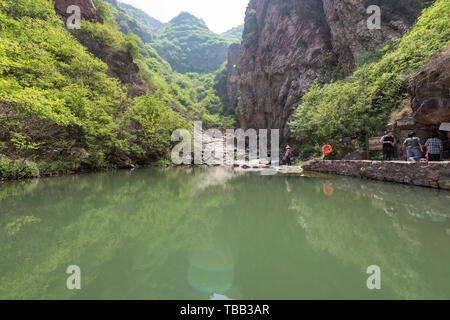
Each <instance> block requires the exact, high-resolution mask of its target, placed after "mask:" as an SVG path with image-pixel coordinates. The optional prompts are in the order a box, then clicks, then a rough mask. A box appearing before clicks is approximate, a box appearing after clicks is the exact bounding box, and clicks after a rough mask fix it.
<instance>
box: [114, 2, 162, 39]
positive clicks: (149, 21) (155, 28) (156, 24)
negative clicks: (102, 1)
mask: <svg viewBox="0 0 450 320" xmlns="http://www.w3.org/2000/svg"><path fill="white" fill-rule="evenodd" d="M109 2H111V1H109ZM118 6H119V8H121V9H123V10H124V11H125V12H126V14H127V15H129V16H130V17H131V18H133V19H134V20H136V21H139V23H141V24H143V25H145V26H147V27H148V28H150V30H151V31H152V32H153V33H157V32H159V31H161V29H162V28H163V27H164V23H162V22H160V21H158V20H156V19H155V18H153V17H151V16H149V15H148V14H147V13H146V12H144V11H142V10H140V9H138V8H135V7H133V6H131V5H129V4H126V3H123V2H118Z"/></svg>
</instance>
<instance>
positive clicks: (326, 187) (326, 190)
mask: <svg viewBox="0 0 450 320" xmlns="http://www.w3.org/2000/svg"><path fill="white" fill-rule="evenodd" d="M323 194H324V195H326V196H332V195H333V194H334V188H333V186H332V185H331V184H328V183H324V184H323Z"/></svg>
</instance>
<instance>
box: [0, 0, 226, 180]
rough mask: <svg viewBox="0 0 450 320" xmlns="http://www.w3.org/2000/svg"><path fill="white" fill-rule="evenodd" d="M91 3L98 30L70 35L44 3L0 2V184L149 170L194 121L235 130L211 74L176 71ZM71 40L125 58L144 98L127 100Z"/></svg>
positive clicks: (106, 8) (105, 7)
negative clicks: (134, 68) (135, 70)
mask: <svg viewBox="0 0 450 320" xmlns="http://www.w3.org/2000/svg"><path fill="white" fill-rule="evenodd" d="M94 2H95V4H96V6H97V8H98V9H99V13H100V14H101V16H102V18H103V19H104V23H103V24H100V23H92V22H88V21H83V22H82V29H81V30H77V31H75V32H73V34H71V33H70V32H69V31H68V30H66V29H65V27H64V23H63V21H62V20H61V19H60V18H59V17H58V16H57V15H56V14H55V11H54V8H53V3H52V2H50V1H47V0H1V1H0V75H1V77H0V153H1V154H2V157H1V159H0V179H3V178H8V179H10V178H14V177H31V176H36V175H38V174H39V171H40V172H41V173H49V172H66V171H72V170H81V169H89V170H92V169H102V168H111V167H116V166H128V165H131V164H145V163H149V162H152V161H155V160H158V159H161V158H164V157H165V156H166V155H167V154H168V151H169V150H170V147H171V145H172V142H171V141H170V135H171V133H172V131H173V130H175V129H176V128H180V127H189V126H190V122H191V121H192V120H198V119H204V121H205V124H206V125H207V126H210V127H221V126H232V125H233V122H234V119H233V118H231V117H228V118H224V117H222V116H221V115H220V114H219V112H220V110H221V106H220V100H219V99H218V98H217V97H216V96H215V92H214V91H213V84H214V83H213V81H212V78H211V77H212V76H210V77H208V76H200V75H196V74H192V75H180V74H176V73H174V72H172V70H171V68H170V66H169V64H168V63H167V62H165V61H164V60H163V59H161V58H160V57H159V55H158V54H157V53H156V51H155V50H154V49H153V48H152V47H150V46H149V45H146V44H144V41H143V40H142V39H141V38H139V35H135V34H133V33H132V30H130V35H129V36H125V35H124V34H123V33H122V32H120V29H119V26H118V25H117V24H116V22H115V18H117V15H114V13H116V12H115V11H114V10H113V9H112V6H111V5H110V4H108V3H106V2H104V1H103V0H95V1H94ZM129 20H130V21H131V19H129ZM74 35H75V36H76V37H74ZM77 39H78V40H80V39H81V40H82V42H89V43H91V44H92V43H95V47H96V48H101V49H102V50H104V51H105V52H112V53H117V55H119V56H126V55H128V56H131V57H132V59H133V60H134V62H135V63H136V64H137V65H139V69H140V71H139V72H140V77H142V78H143V80H144V82H145V83H146V87H148V88H149V90H147V94H144V95H141V96H137V97H132V96H130V95H129V94H128V90H127V87H126V86H125V85H124V84H122V83H121V82H120V81H119V80H118V79H115V78H112V77H110V76H108V75H107V70H108V65H107V64H106V63H104V62H102V61H101V60H100V59H98V58H96V57H95V56H94V55H93V54H92V53H90V52H88V51H87V49H86V48H85V47H84V46H83V45H82V44H80V42H79V41H77ZM93 53H94V54H98V52H93ZM216 102H217V103H216ZM214 103H216V104H214ZM209 111H211V112H212V113H214V114H212V113H209ZM36 168H38V169H37V170H36Z"/></svg>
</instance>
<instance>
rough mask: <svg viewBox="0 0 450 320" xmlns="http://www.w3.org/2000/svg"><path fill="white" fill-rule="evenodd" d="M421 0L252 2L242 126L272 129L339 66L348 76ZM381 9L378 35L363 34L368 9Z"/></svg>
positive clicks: (403, 24) (405, 25)
mask: <svg viewBox="0 0 450 320" xmlns="http://www.w3.org/2000/svg"><path fill="white" fill-rule="evenodd" d="M425 2H426V1H425V0H397V1H390V0H372V1H369V0H283V1H281V0H251V1H250V4H249V6H248V8H247V12H246V19H245V30H244V35H243V42H242V45H241V56H240V58H239V62H238V64H237V73H238V79H239V80H238V86H239V91H240V93H241V99H240V101H239V105H238V107H237V109H236V116H237V118H238V120H239V121H240V124H241V126H242V127H243V128H269V129H271V128H278V129H282V136H284V137H285V138H286V137H287V135H288V128H287V125H286V124H287V122H288V121H289V119H290V117H291V115H292V112H293V110H294V108H295V107H296V106H297V105H299V103H300V102H301V99H302V96H303V94H304V93H305V91H306V90H308V89H309V88H310V86H311V85H312V83H314V82H315V81H318V82H320V83H324V82H326V81H328V80H329V79H330V78H331V75H332V74H333V73H334V72H333V71H334V70H336V69H337V68H338V67H339V66H344V67H346V68H345V69H346V70H347V72H351V71H352V69H353V68H354V66H355V65H356V64H357V61H358V58H359V57H360V56H361V55H362V54H363V53H364V52H365V51H366V50H367V49H369V48H377V47H380V46H382V45H383V44H385V43H387V42H388V41H391V40H394V39H397V38H399V37H400V36H401V35H403V34H404V33H405V32H407V31H408V30H409V29H410V28H411V26H412V24H413V22H414V21H415V19H416V18H417V17H418V15H419V14H420V11H421V8H422V7H423V6H424V3H425ZM371 4H376V5H378V6H379V7H380V8H381V18H382V20H381V29H379V30H369V29H368V28H367V19H368V18H369V17H370V14H367V13H366V8H367V7H368V6H369V5H371Z"/></svg>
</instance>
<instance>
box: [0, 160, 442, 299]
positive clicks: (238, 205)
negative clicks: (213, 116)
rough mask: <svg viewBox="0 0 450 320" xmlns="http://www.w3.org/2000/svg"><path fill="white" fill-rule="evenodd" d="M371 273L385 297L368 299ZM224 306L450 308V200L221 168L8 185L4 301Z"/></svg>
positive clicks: (4, 190)
mask: <svg viewBox="0 0 450 320" xmlns="http://www.w3.org/2000/svg"><path fill="white" fill-rule="evenodd" d="M70 265H77V266H79V267H80V268H81V286H82V288H81V290H75V291H71V290H68V289H67V287H66V280H67V278H68V276H69V275H67V274H66V273H65V272H66V269H67V267H68V266H70ZM371 265H378V266H379V267H380V268H381V272H382V289H381V290H374V291H371V290H368V289H367V286H366V281H367V278H368V277H369V275H368V274H367V273H366V270H367V267H369V266H371ZM217 294H220V295H222V296H226V297H228V298H230V299H431V298H436V299H450V193H449V192H447V191H439V190H432V189H426V188H419V187H410V186H403V185H395V184H388V183H379V182H371V181H362V180H358V179H351V178H342V177H327V176H309V177H300V176H281V175H277V176H263V175H261V174H258V173H245V174H242V173H241V174H238V173H234V172H233V171H230V170H227V169H224V168H210V169H201V168H198V169H191V168H170V169H142V170H136V171H134V172H126V171H121V172H116V173H102V174H89V175H80V176H68V177H61V178H51V179H41V180H34V181H28V182H13V183H3V184H0V299H210V298H211V297H213V296H214V295H217Z"/></svg>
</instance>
